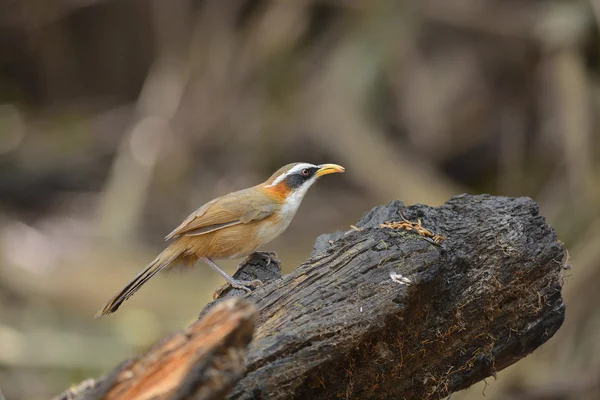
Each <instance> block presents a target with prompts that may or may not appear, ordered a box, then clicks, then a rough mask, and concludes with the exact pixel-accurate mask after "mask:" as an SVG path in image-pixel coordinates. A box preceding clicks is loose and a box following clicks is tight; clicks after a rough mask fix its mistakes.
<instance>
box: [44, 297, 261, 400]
mask: <svg viewBox="0 0 600 400" xmlns="http://www.w3.org/2000/svg"><path fill="white" fill-rule="evenodd" d="M255 317H256V309H255V308H254V306H253V305H252V304H250V303H248V302H247V301H244V300H241V299H239V298H236V299H229V300H227V301H224V302H223V303H222V304H219V305H217V306H216V307H214V308H213V309H211V310H210V312H208V313H207V314H206V316H205V317H204V318H202V319H200V320H198V321H196V322H195V323H193V324H192V325H191V326H190V327H189V328H188V329H186V330H185V331H183V332H181V333H177V334H175V335H173V336H170V337H167V338H165V339H163V340H161V341H160V342H158V343H157V344H156V345H155V346H154V347H153V348H152V349H150V350H149V351H148V352H147V353H146V354H144V355H142V356H140V357H137V358H134V359H132V360H129V361H127V362H125V363H123V364H121V365H120V366H118V367H117V368H116V369H115V370H114V371H113V372H112V373H110V374H109V375H107V376H105V377H103V378H100V379H98V380H96V381H95V380H92V379H89V380H86V381H84V382H82V383H81V384H80V385H78V386H77V387H75V388H73V389H70V390H68V391H66V392H64V393H63V394H61V395H59V396H58V397H57V398H56V399H55V400H71V399H106V400H111V399H189V398H194V399H197V400H200V399H202V400H209V399H222V398H224V397H225V395H226V394H227V392H228V391H229V390H230V389H231V388H232V387H233V385H234V384H235V383H236V382H237V381H238V380H239V379H240V378H241V377H242V376H243V373H244V369H245V368H244V355H245V354H246V348H247V346H248V343H249V342H250V340H251V339H252V332H253V331H254V321H255V319H256V318H255Z"/></svg>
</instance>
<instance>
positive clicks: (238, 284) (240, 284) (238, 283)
mask: <svg viewBox="0 0 600 400" xmlns="http://www.w3.org/2000/svg"><path fill="white" fill-rule="evenodd" d="M202 261H204V262H205V263H207V264H208V265H209V266H210V267H211V268H212V269H214V270H215V271H217V272H218V273H219V274H220V275H221V276H222V277H223V278H225V280H226V281H227V283H228V284H229V285H231V287H233V288H236V289H241V290H243V291H245V292H247V293H250V292H251V291H252V290H251V289H250V288H251V287H253V286H258V285H262V282H261V281H259V280H258V279H254V280H252V281H242V280H239V279H234V278H232V277H231V276H229V275H227V273H226V272H225V271H223V270H222V269H221V268H219V266H218V265H217V264H215V263H214V261H213V260H211V259H210V258H208V257H204V258H203V259H202ZM223 290H224V289H220V291H221V292H222V291H223Z"/></svg>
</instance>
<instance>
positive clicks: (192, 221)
mask: <svg viewBox="0 0 600 400" xmlns="http://www.w3.org/2000/svg"><path fill="white" fill-rule="evenodd" d="M340 172H344V167H342V166H339V165H336V164H322V165H313V164H309V163H293V164H288V165H286V166H284V167H282V168H280V169H279V170H277V172H275V173H274V174H273V175H271V177H270V178H269V179H267V180H266V181H265V182H264V183H261V184H260V185H257V186H253V187H251V188H248V189H244V190H240V191H237V192H233V193H229V194H227V195H225V196H222V197H218V198H216V199H214V200H212V201H210V202H208V203H206V204H205V205H203V206H202V207H200V208H199V209H198V210H196V211H194V212H193V213H192V214H190V216H189V217H187V218H186V219H185V220H184V221H183V222H182V223H181V225H179V226H178V227H177V228H175V230H174V231H173V232H171V233H169V234H168V235H167V237H166V238H165V239H166V240H170V239H173V241H172V242H171V243H170V244H169V245H168V246H167V248H166V249H164V250H163V251H162V253H160V254H159V255H158V257H156V258H155V259H154V261H152V262H151V263H150V264H148V266H146V268H144V269H143V270H142V271H140V272H139V273H138V274H137V275H136V276H135V277H134V278H133V279H132V280H131V281H130V282H129V283H128V284H127V285H125V287H123V288H122V289H121V290H119V292H117V294H115V295H114V296H113V297H112V298H111V299H110V300H109V301H108V302H107V303H106V305H105V306H104V307H103V308H102V309H101V310H100V311H98V313H97V314H96V318H98V317H102V316H104V315H107V314H110V313H112V312H115V311H117V309H118V308H119V306H120V305H121V303H123V302H124V301H125V300H127V299H128V298H129V297H130V296H132V295H133V294H134V293H135V292H136V291H137V290H138V289H139V288H140V287H141V286H142V285H143V284H144V283H146V281H148V279H150V278H152V277H153V276H154V275H156V274H157V273H158V272H160V271H162V270H167V269H170V268H173V267H174V266H176V265H178V264H186V265H191V264H193V263H195V262H196V261H203V262H205V263H206V264H208V265H209V266H211V267H212V268H213V269H214V270H215V271H217V272H218V273H219V274H221V276H222V277H223V278H225V280H226V281H227V282H228V283H229V284H230V285H231V286H233V287H234V288H239V289H243V290H246V291H248V292H249V291H250V289H249V288H250V287H253V286H256V285H258V284H260V283H261V282H260V281H258V280H254V281H241V280H237V279H234V278H232V277H231V276H229V275H227V273H225V271H223V270H222V269H221V268H219V267H218V266H217V264H215V263H214V260H222V259H231V258H240V257H244V256H247V255H249V254H251V253H253V252H254V251H255V250H256V249H258V248H259V247H260V246H262V245H264V244H266V243H268V242H270V241H271V240H273V239H275V238H276V237H277V236H279V235H280V234H281V233H283V231H285V230H286V228H287V227H288V225H289V224H290V222H291V221H292V218H293V217H294V215H295V214H296V211H297V210H298V207H299V206H300V203H301V202H302V199H303V198H304V195H305V194H306V192H307V191H308V188H310V187H311V186H312V184H313V183H315V182H316V181H317V179H319V178H320V177H321V176H323V175H327V174H333V173H340Z"/></svg>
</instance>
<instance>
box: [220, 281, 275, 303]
mask: <svg viewBox="0 0 600 400" xmlns="http://www.w3.org/2000/svg"><path fill="white" fill-rule="evenodd" d="M262 284H263V283H262V281H261V280H259V279H254V280H251V281H242V280H238V279H232V280H231V282H227V283H226V284H224V285H223V286H221V287H220V288H218V289H217V290H215V293H214V294H213V300H214V299H216V298H217V297H219V296H220V295H221V294H222V293H223V292H224V291H225V290H227V289H229V288H230V287H232V288H234V289H240V290H243V291H244V292H246V293H250V292H252V289H250V288H251V287H254V288H256V287H257V286H260V285H262Z"/></svg>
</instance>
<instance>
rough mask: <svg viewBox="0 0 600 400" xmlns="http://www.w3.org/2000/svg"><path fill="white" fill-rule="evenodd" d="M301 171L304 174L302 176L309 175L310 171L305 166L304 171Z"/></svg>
mask: <svg viewBox="0 0 600 400" xmlns="http://www.w3.org/2000/svg"><path fill="white" fill-rule="evenodd" d="M300 173H301V174H302V176H308V174H309V173H310V171H309V170H308V169H306V168H304V169H303V170H302V171H300Z"/></svg>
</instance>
